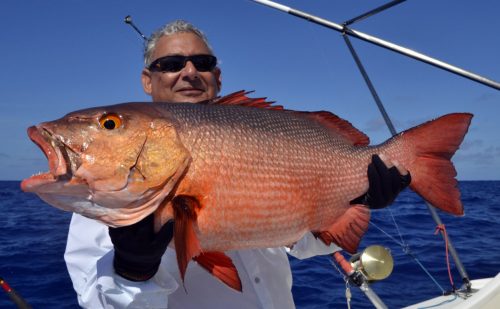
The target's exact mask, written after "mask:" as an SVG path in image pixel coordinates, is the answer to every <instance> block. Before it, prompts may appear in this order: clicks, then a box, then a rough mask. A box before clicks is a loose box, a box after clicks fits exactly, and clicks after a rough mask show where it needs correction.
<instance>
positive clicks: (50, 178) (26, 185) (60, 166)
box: [21, 126, 81, 192]
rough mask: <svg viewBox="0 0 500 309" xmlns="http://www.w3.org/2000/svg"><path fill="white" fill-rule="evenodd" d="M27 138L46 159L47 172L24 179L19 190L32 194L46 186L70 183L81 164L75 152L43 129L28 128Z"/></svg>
mask: <svg viewBox="0 0 500 309" xmlns="http://www.w3.org/2000/svg"><path fill="white" fill-rule="evenodd" d="M28 136H29V138H30V139H31V140H32V141H33V142H34V143H35V144H36V145H37V146H38V147H39V148H40V149H41V150H42V151H43V153H44V154H45V157H47V160H48V163H49V171H48V172H45V173H39V174H36V175H33V176H31V177H29V178H27V179H24V180H23V181H22V183H21V189H22V190H23V191H25V192H34V191H38V189H40V188H41V187H42V186H45V185H48V184H52V183H55V182H68V181H70V180H71V179H72V178H73V174H74V172H75V171H76V170H77V169H78V167H79V166H80V164H81V160H80V156H79V155H78V154H77V153H76V151H74V150H73V149H72V148H71V147H69V146H68V145H67V144H65V143H64V142H63V141H62V140H61V139H60V138H57V137H56V136H55V135H54V134H53V133H51V132H50V131H49V130H48V129H47V128H44V127H36V126H32V127H29V128H28Z"/></svg>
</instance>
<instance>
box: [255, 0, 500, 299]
mask: <svg viewBox="0 0 500 309" xmlns="http://www.w3.org/2000/svg"><path fill="white" fill-rule="evenodd" d="M252 1H254V2H257V3H260V4H263V5H266V6H269V7H272V8H275V9H278V10H280V11H284V12H286V13H289V14H291V15H294V16H297V17H300V18H304V19H307V20H309V21H311V22H314V23H316V24H319V25H322V26H325V27H327V28H330V29H333V30H336V31H339V32H341V33H342V34H343V38H344V41H345V42H346V44H347V47H348V48H349V51H350V52H351V54H352V56H353V58H354V61H355V62H356V65H357V66H358V69H359V71H360V72H361V75H363V78H364V80H365V82H366V84H367V86H368V88H369V90H370V92H371V94H372V96H373V98H374V100H375V102H376V103H377V106H378V108H379V110H380V112H381V113H382V116H383V118H384V120H385V122H386V124H387V127H388V128H389V131H390V132H391V135H393V136H394V135H396V134H397V132H396V129H395V128H394V125H393V124H392V121H391V119H390V118H389V116H388V115H387V112H386V111H385V108H384V105H383V104H382V101H381V100H380V97H379V96H378V94H377V92H376V90H375V87H374V86H373V84H372V83H371V81H370V78H369V77H368V74H367V73H366V70H365V69H364V67H363V64H362V63H361V60H360V59H359V57H358V55H357V53H356V51H355V50H354V47H353V46H352V44H351V41H350V40H349V37H348V35H352V36H354V37H357V38H360V39H362V40H364V41H367V42H370V43H374V44H375V45H378V46H381V47H384V48H387V49H389V50H393V51H396V52H398V53H400V54H403V55H406V56H409V57H412V58H415V59H417V60H420V61H423V62H426V63H429V64H431V65H434V66H436V67H439V68H442V69H444V70H447V71H449V72H451V73H455V74H458V75H461V76H464V77H466V78H469V79H471V80H474V81H476V82H479V83H482V84H484V85H486V86H489V87H492V88H495V89H498V90H500V84H499V83H497V82H494V81H491V80H488V79H486V78H484V77H482V76H479V75H476V74H473V73H470V72H467V71H465V70H463V69H460V68H457V67H454V66H452V65H449V64H447V63H444V62H442V61H439V60H436V59H433V58H431V57H429V56H426V55H423V54H420V53H417V52H415V51H412V50H410V49H407V48H404V47H400V46H398V45H396V44H392V43H390V42H387V41H384V40H381V39H378V38H375V37H372V36H370V35H367V34H364V33H362V32H358V31H355V30H352V29H349V28H348V27H347V25H349V24H353V23H355V22H357V21H360V20H362V19H365V18H367V17H369V16H372V15H374V14H376V13H379V12H381V11H383V10H385V9H388V8H390V7H392V6H394V5H397V4H399V3H401V2H403V1H405V0H394V1H392V2H390V3H387V4H385V5H383V6H380V7H378V8H376V9H373V10H371V11H369V12H367V13H365V14H362V15H360V16H358V17H355V18H352V19H350V20H348V21H346V22H345V23H343V25H338V24H336V23H333V22H330V21H328V20H325V19H322V18H319V17H316V16H313V15H310V14H307V13H304V12H301V11H298V10H295V9H292V8H290V7H287V6H284V5H281V4H278V3H276V2H272V1H268V0H252ZM425 203H426V205H427V208H428V209H429V212H430V213H431V216H432V218H433V219H434V222H436V224H437V225H438V226H440V225H442V221H441V218H440V217H439V215H438V213H437V211H436V209H435V207H434V206H432V205H431V204H430V203H428V202H427V201H425ZM441 235H442V236H443V237H444V238H446V239H447V240H448V249H449V250H450V254H451V255H452V256H453V259H454V261H455V265H456V267H457V269H458V271H459V272H460V275H461V277H462V282H463V284H464V285H465V287H466V289H467V290H470V289H471V283H470V279H469V275H468V274H467V272H466V270H465V268H464V266H463V264H462V262H461V261H460V258H459V256H458V254H457V252H456V250H455V248H454V247H453V244H452V243H451V240H450V239H449V237H447V235H446V234H444V233H443V232H442V231H441Z"/></svg>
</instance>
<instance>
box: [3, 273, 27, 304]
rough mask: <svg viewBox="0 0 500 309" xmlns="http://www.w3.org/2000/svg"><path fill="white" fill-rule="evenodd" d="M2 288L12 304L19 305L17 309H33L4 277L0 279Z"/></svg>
mask: <svg viewBox="0 0 500 309" xmlns="http://www.w3.org/2000/svg"><path fill="white" fill-rule="evenodd" d="M0 286H1V287H2V289H3V290H4V291H5V293H7V295H8V296H9V298H10V299H11V300H12V302H14V304H16V305H17V308H19V309H32V307H31V306H30V304H28V302H27V301H26V300H24V298H23V297H22V296H21V295H20V294H19V293H17V292H16V290H14V289H13V288H11V287H10V286H9V285H8V284H7V282H6V281H5V280H4V279H3V278H2V277H0Z"/></svg>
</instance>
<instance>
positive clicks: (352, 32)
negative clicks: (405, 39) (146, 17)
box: [251, 0, 500, 90]
mask: <svg viewBox="0 0 500 309" xmlns="http://www.w3.org/2000/svg"><path fill="white" fill-rule="evenodd" d="M251 1H253V2H256V3H259V4H262V5H265V6H268V7H271V8H274V9H277V10H279V11H282V12H285V13H288V14H290V15H294V16H296V17H300V18H302V19H306V20H308V21H310V22H313V23H315V24H318V25H321V26H324V27H327V28H330V29H333V30H335V31H338V32H341V33H345V34H348V35H350V36H353V37H356V38H358V39H361V40H363V41H366V42H369V43H372V44H375V45H378V46H380V47H383V48H386V49H389V50H392V51H394V52H397V53H399V54H402V55H405V56H408V57H411V58H413V59H416V60H419V61H422V62H425V63H428V64H430V65H433V66H435V67H438V68H440V69H443V70H446V71H448V72H451V73H453V74H457V75H460V76H463V77H465V78H468V79H470V80H473V81H475V82H478V83H481V84H483V85H486V86H488V87H491V88H494V89H497V90H500V83H498V82H496V81H493V80H490V79H488V78H486V77H483V76H480V75H477V74H475V73H472V72H469V71H466V70H464V69H461V68H459V67H456V66H453V65H451V64H448V63H446V62H443V61H440V60H437V59H435V58H432V57H429V56H427V55H424V54H421V53H419V52H416V51H414V50H411V49H409V48H406V47H402V46H399V45H396V44H394V43H391V42H388V41H385V40H382V39H379V38H377V37H374V36H371V35H368V34H366V33H363V32H360V31H356V30H353V29H350V28H348V27H346V26H344V25H339V24H336V23H334V22H331V21H329V20H326V19H323V18H320V17H317V16H314V15H311V14H308V13H305V12H303V11H299V10H296V9H293V8H290V7H288V6H285V5H282V4H279V3H276V2H273V1H269V0H251ZM395 4H397V3H395ZM395 4H394V5H395ZM391 6H392V5H391ZM374 11H375V10H374ZM379 11H380V10H379ZM369 13H370V12H369ZM375 13H376V12H375ZM365 15H366V16H365ZM369 15H373V14H371V13H370V14H368V13H366V14H363V15H361V17H362V18H365V17H368V16H369ZM362 18H360V19H362ZM355 19H356V18H355ZM358 20H359V19H358Z"/></svg>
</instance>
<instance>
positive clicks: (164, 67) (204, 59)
mask: <svg viewBox="0 0 500 309" xmlns="http://www.w3.org/2000/svg"><path fill="white" fill-rule="evenodd" d="M187 61H191V62H192V63H193V65H194V67H195V68H196V70H198V71H200V72H208V71H211V70H213V69H214V68H215V66H216V65H217V58H215V57H214V56H212V55H195V56H187V57H186V56H165V57H161V58H158V59H156V60H155V61H153V63H151V65H150V66H149V70H151V71H158V72H179V71H180V70H182V69H183V68H184V66H185V65H186V62H187Z"/></svg>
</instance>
